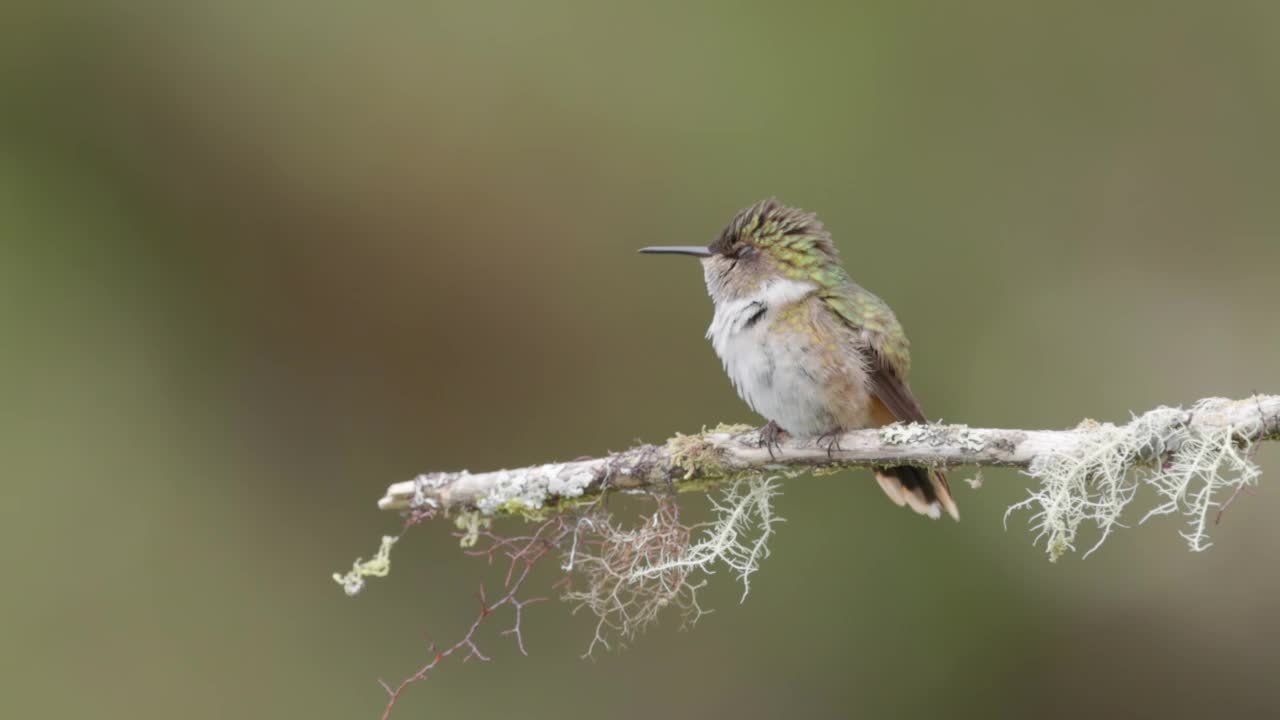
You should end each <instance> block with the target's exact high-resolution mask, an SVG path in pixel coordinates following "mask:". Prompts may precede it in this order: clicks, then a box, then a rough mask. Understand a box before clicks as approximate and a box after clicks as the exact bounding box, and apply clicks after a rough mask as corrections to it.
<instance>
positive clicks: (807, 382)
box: [707, 278, 835, 436]
mask: <svg viewBox="0 0 1280 720" xmlns="http://www.w3.org/2000/svg"><path fill="white" fill-rule="evenodd" d="M816 289H817V286H816V285H814V284H813V283H811V282H802V281H798V280H789V279H785V278H778V279H775V280H773V281H770V282H768V283H766V284H765V285H764V286H762V287H761V288H760V290H759V291H758V292H756V293H754V294H752V295H750V296H747V297H742V298H738V299H735V300H728V301H725V302H722V303H717V304H716V312H715V317H714V318H713V319H712V321H711V327H710V328H708V330H707V338H708V339H709V340H710V341H711V345H712V347H714V348H715V351H716V354H717V355H719V356H720V360H721V361H722V362H723V363H724V369H725V371H726V372H728V374H729V379H730V380H732V381H733V385H734V387H735V388H736V389H737V390H738V394H739V395H740V396H741V397H742V399H743V400H745V401H746V402H747V404H748V405H750V406H751V409H753V410H755V411H756V412H758V413H760V414H761V415H763V416H764V417H765V418H766V419H769V420H773V421H775V422H777V423H778V424H779V425H780V426H782V427H783V428H784V429H786V430H787V431H789V432H791V433H793V434H796V435H800V436H815V435H821V434H822V433H824V432H828V431H829V430H831V429H832V428H833V427H834V425H835V421H834V419H833V418H832V417H831V414H830V413H829V412H828V409H827V406H826V404H825V403H824V401H823V397H822V394H821V393H822V390H823V388H822V386H821V384H820V382H819V378H817V377H815V373H813V372H806V371H805V368H804V367H803V366H802V363H805V362H812V360H813V356H812V355H810V354H808V353H807V352H806V351H807V350H809V348H808V347H807V345H808V338H807V337H806V336H805V334H804V333H799V334H797V333H792V332H770V331H769V327H770V325H771V324H772V321H773V318H774V316H775V315H776V313H777V311H778V309H779V308H781V307H784V306H786V305H788V304H790V303H793V302H796V301H798V300H801V299H803V298H805V297H806V296H807V295H809V294H810V293H812V292H813V291H814V290H816Z"/></svg>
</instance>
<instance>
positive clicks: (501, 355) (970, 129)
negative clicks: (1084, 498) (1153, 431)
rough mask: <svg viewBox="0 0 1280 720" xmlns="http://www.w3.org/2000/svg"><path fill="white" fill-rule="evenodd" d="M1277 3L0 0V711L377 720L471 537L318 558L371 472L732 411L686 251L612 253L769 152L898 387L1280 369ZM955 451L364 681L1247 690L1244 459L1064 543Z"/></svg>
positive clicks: (1141, 402) (1136, 386) (792, 699)
mask: <svg viewBox="0 0 1280 720" xmlns="http://www.w3.org/2000/svg"><path fill="white" fill-rule="evenodd" d="M1278 39H1280V5H1278V4H1275V3H1266V2H1222V3H1190V2H1187V3H1172V2H1170V3H1097V4H1080V3H1066V2H1063V3H1035V4H1029V3H1019V2H980V3H963V4H962V3H901V2H880V3H858V4H846V3H838V2H824V3H816V4H806V5H805V6H803V7H801V6H798V5H796V6H788V5H784V4H781V3H745V2H743V3H718V4H692V3H646V4H643V5H631V6H624V5H621V4H606V3H580V4H566V3H558V2H541V3H506V4H490V3H455V4H449V5H442V4H437V3H386V4H376V5H375V4H358V3H314V2H312V3H303V2H269V3H260V2H243V1H242V0H236V1H233V2H222V3H200V4H197V3H171V2H159V1H155V2H146V1H135V2H107V3H79V2H67V1H62V2H59V1H56V0H55V1H53V2H40V3H37V2H21V1H19V2H17V3H16V4H15V3H14V2H9V3H6V4H4V6H3V7H2V8H0V328H3V332H4V342H3V344H2V345H0V457H2V458H3V460H2V461H0V462H3V466H2V467H3V472H4V479H3V485H0V493H2V495H0V497H2V498H3V502H0V512H2V520H3V522H0V528H2V529H0V532H2V533H3V537H2V540H3V548H4V550H3V552H4V555H5V565H6V571H5V582H4V594H3V600H2V601H0V603H2V604H0V611H2V614H0V618H3V622H0V646H2V647H3V648H4V652H2V653H0V664H2V665H0V678H3V679H2V680H0V687H2V688H3V690H2V691H0V714H3V715H4V716H5V717H15V718H16V717H67V718H70V717H100V718H152V717H155V718H160V717H175V716H178V717H185V718H193V719H197V720H198V719H201V718H223V717H285V718H295V717H305V718H362V717H376V716H377V715H378V714H379V713H380V712H381V709H382V705H383V692H382V690H381V689H380V688H379V687H378V685H377V683H376V679H377V678H378V677H383V678H386V679H387V680H389V681H394V680H397V679H399V678H401V677H403V676H404V675H406V674H408V673H410V672H412V671H413V670H414V669H415V668H416V667H417V666H418V665H420V664H421V663H423V662H424V661H425V659H426V651H425V648H424V646H423V644H422V641H421V637H422V635H423V633H427V632H429V633H431V634H432V635H433V636H435V637H437V638H439V639H441V640H451V639H454V638H455V637H457V636H458V634H459V633H461V632H462V631H463V630H464V628H465V627H466V625H467V624H469V623H470V621H471V619H472V615H473V612H474V601H473V600H472V599H471V597H470V596H471V593H472V592H473V591H474V589H475V587H476V586H477V585H478V584H479V583H480V582H481V581H482V580H484V579H486V578H487V579H489V580H490V581H492V580H493V579H494V576H493V575H492V574H489V573H487V572H486V569H485V568H484V566H483V564H482V563H481V562H479V561H476V560H472V559H468V558H464V557H462V556H461V554H460V553H459V551H458V548H457V546H456V543H455V542H454V541H453V540H452V539H451V538H450V537H449V536H448V530H449V528H447V527H446V526H445V524H444V523H441V524H439V525H438V526H431V527H422V528H418V529H416V530H415V531H413V532H412V533H410V534H409V535H408V536H407V537H406V539H405V540H404V541H403V542H402V543H401V544H400V545H399V546H398V547H397V551H396V555H395V571H394V572H393V573H392V576H391V577H390V578H389V579H386V580H383V581H377V582H375V583H373V584H372V585H371V587H370V588H369V590H368V591H367V592H366V593H365V594H364V595H362V596H360V597H358V598H356V599H349V598H347V597H345V596H343V594H342V593H341V592H340V591H339V589H338V588H337V587H336V586H335V585H334V584H333V582H332V580H330V578H329V575H330V573H331V572H333V571H335V570H342V569H346V568H347V567H349V565H350V562H351V560H352V559H353V558H354V557H355V556H356V555H364V556H366V557H367V556H368V555H369V554H370V553H371V552H372V551H373V550H374V548H375V547H376V545H377V539H378V537H379V536H380V535H381V534H383V533H384V532H394V531H395V530H396V529H397V528H398V526H399V521H398V519H397V518H396V517H394V516H393V515H388V514H384V513H380V512H378V511H377V510H376V509H375V506H374V501H375V500H376V499H377V498H378V497H380V495H381V493H382V491H383V489H384V488H385V486H386V485H387V484H389V483H391V482H394V481H398V480H403V479H407V478H410V477H412V476H413V475H414V474H416V473H418V472H420V471H425V470H438V469H456V468H463V467H466V468H470V469H473V470H482V469H492V468H498V467H511V466H519V465H525V464H530V463H534V462H539V461H547V460H553V459H566V458H572V457H575V456H578V455H583V454H593V453H599V452H603V451H605V450H607V449H611V448H612V449H620V448H623V447H625V446H628V445H629V444H631V443H632V442H633V441H634V440H636V439H643V440H645V441H660V440H662V439H663V438H665V437H667V436H668V435H669V434H670V433H672V432H673V431H676V430H684V431H691V430H696V429H698V428H699V427H700V426H702V425H704V424H713V423H715V422H718V421H746V422H757V421H758V419H757V418H755V417H753V416H752V415H751V413H750V412H749V411H748V409H747V408H746V407H745V405H743V404H742V403H741V402H740V401H739V400H738V399H737V398H736V396H735V395H734V393H733V391H732V389H731V388H730V385H729V382H728V380H727V379H726V378H725V377H724V375H723V372H722V370H721V369H720V366H719V362H718V361H717V359H716V358H715V355H714V354H713V352H712V350H711V348H710V347H709V345H708V344H707V343H706V341H705V340H704V339H703V337H702V335H703V332H704V330H705V327H706V325H707V324H708V322H709V320H710V315H711V308H710V303H709V302H708V300H707V299H706V297H705V292H704V289H703V287H702V280H701V275H700V271H699V268H698V267H697V266H696V263H695V262H693V261H691V260H690V261H687V262H684V263H682V262H680V261H679V260H675V259H671V258H642V257H638V256H637V255H635V252H634V251H635V249H636V248H638V247H640V246H642V245H648V244H669V243H670V244H683V243H694V242H705V241H707V240H709V239H711V238H713V237H714V236H715V234H716V233H717V232H718V231H719V229H720V227H721V226H722V225H723V224H724V223H725V222H726V221H727V220H728V219H729V218H730V217H731V216H732V214H733V213H734V212H735V211H736V210H738V209H739V208H740V207H742V206H745V205H747V204H750V203H751V202H754V201H755V200H758V199H760V198H761V197H765V196H769V195H777V196H778V197H779V198H780V199H782V200H783V201H785V202H788V203H792V204H797V205H800V206H802V207H805V208H808V209H812V210H815V211H818V212H819V213H820V215H821V217H822V218H823V219H824V220H825V221H826V223H827V224H828V226H829V227H830V228H831V229H832V230H833V232H834V233H835V236H836V239H837V243H838V245H839V246H840V247H841V249H842V250H843V253H844V257H845V260H846V264H847V266H848V267H849V269H850V271H851V272H852V274H853V275H854V277H855V278H857V279H858V280H860V281H861V282H862V283H863V284H864V285H866V286H867V287H869V288H870V289H872V290H873V291H875V292H877V293H879V294H880V295H882V296H883V297H885V298H886V299H887V300H888V301H889V302H890V303H891V304H892V305H893V306H894V308H895V309H896V310H897V312H898V315H899V317H900V318H901V319H902V321H903V322H904V324H905V325H906V327H907V329H908V332H909V333H910V335H911V338H912V340H913V348H914V354H915V368H916V369H915V373H914V375H913V378H912V380H913V385H914V386H915V389H916V394H917V395H918V396H919V397H920V398H922V401H923V402H924V405H925V407H926V409H927V410H928V411H929V412H930V414H931V415H933V416H937V417H942V418H945V419H947V420H951V421H958V422H966V423H969V424H971V425H983V426H1009V427H1016V426H1033V427H1063V426H1069V425H1073V424H1075V423H1076V422H1078V421H1079V420H1080V419H1081V418H1082V417H1086V416H1088V417H1094V418H1098V419H1105V420H1124V419H1126V418H1127V417H1128V413H1129V412H1130V411H1139V410H1144V409H1148V408H1150V407H1153V406H1155V405H1158V404H1162V403H1169V404H1172V403H1184V402H1189V401H1193V400H1195V399H1197V398H1200V397H1203V396H1209V395H1223V396H1233V397H1240V396H1244V395H1247V394H1248V393H1250V392H1252V391H1254V390H1258V391H1270V392H1276V391H1280V382H1278V381H1280V342H1277V340H1276V319H1275V309H1276V300H1277V295H1276V279H1277V274H1278V271H1280V202H1278V201H1277V199H1278V198H1280V136H1277V133H1276V128H1277V127H1280V83H1278V82H1277V80H1276V78H1277V73H1280V42H1277V40H1278ZM1260 460H1261V461H1262V463H1263V464H1264V467H1266V468H1267V469H1268V470H1270V471H1271V472H1273V473H1274V472H1277V471H1280V452H1277V449H1276V448H1272V447H1269V448H1265V449H1264V450H1263V452H1262V453H1261V455H1260ZM967 475H968V473H966V472H960V473H958V474H957V476H956V477H957V482H956V483H955V485H956V488H957V499H958V501H959V504H960V507H961V509H962V512H963V513H964V518H965V520H964V522H963V523H961V524H959V525H954V524H951V523H930V522H927V521H924V520H921V519H920V518H918V517H915V516H914V515H912V514H911V513H908V512H905V511H901V510H898V509H896V508H894V507H893V506H891V505H890V504H889V503H888V502H887V501H886V500H885V499H884V497H882V496H881V494H880V492H879V490H878V489H876V487H875V485H874V483H871V482H870V479H869V477H868V476H867V475H866V474H865V473H846V474H842V475H838V476H835V477H826V478H820V479H812V478H808V479H800V480H795V481H791V482H788V483H787V485H786V494H785V496H784V497H783V498H782V499H781V500H780V502H779V505H778V510H779V511H780V512H781V513H782V514H783V515H785V516H786V517H787V518H788V519H789V522H788V523H787V524H786V525H785V526H783V527H782V528H781V533H780V535H779V537H778V539H777V542H776V543H775V544H774V546H773V547H774V554H773V556H772V557H771V558H769V560H768V561H767V563H766V565H765V567H764V568H763V570H762V571H761V572H760V574H759V575H757V576H756V577H755V579H754V580H753V583H752V594H751V596H750V598H749V599H748V600H747V602H746V603H745V604H743V605H739V604H738V603H737V596H738V590H737V588H735V586H734V584H733V583H732V581H731V578H730V577H729V576H728V575H721V576H718V577H717V578H715V579H716V581H717V582H716V583H714V584H713V588H712V590H711V591H710V595H709V596H708V601H709V603H710V605H711V606H713V607H714V608H715V609H716V612H715V613H714V614H712V615H710V616H708V617H706V618H704V619H703V621H702V622H701V623H700V624H699V625H698V627H697V628H696V629H694V630H693V631H692V632H684V633H682V632H677V631H676V628H675V625H676V623H673V622H672V623H667V624H666V625H664V626H663V627H661V628H659V629H658V630H656V631H654V632H651V633H650V634H648V635H647V636H645V637H643V638H642V639H641V640H640V641H639V642H638V643H637V644H636V645H635V646H633V647H632V648H631V649H629V650H628V651H626V652H624V653H621V654H610V655H605V656H603V657H600V658H598V659H597V660H596V661H594V662H592V661H584V660H581V659H579V654H580V653H581V652H582V651H583V650H584V649H585V648H586V644H587V640H588V638H589V636H590V632H591V625H592V623H591V622H590V619H589V618H586V617H572V616H570V615H569V614H568V608H567V607H566V606H564V605H562V604H546V605H539V606H534V607H531V608H530V610H529V616H528V618H527V620H526V641H527V642H528V644H529V646H530V650H531V655H530V657H528V658H525V657H520V656H519V655H518V654H517V653H516V652H515V650H514V648H513V647H512V644H511V642H510V641H509V639H507V638H500V637H497V636H496V630H497V629H499V628H498V627H497V626H495V628H493V629H491V631H490V632H489V633H488V634H486V635H485V636H484V638H483V639H484V646H485V648H486V650H488V651H489V652H491V653H492V654H493V655H494V658H495V660H494V662H492V663H490V664H487V665H478V664H474V663H468V664H466V665H461V664H449V665H447V666H445V667H443V668H442V669H441V670H440V671H439V672H438V673H437V674H436V675H434V676H433V677H432V678H431V679H430V680H429V681H428V682H426V683H425V684H423V685H420V686H417V687H415V688H414V689H413V690H412V691H411V692H410V693H409V694H408V695H406V697H405V700H404V702H403V704H402V705H401V706H400V708H399V709H398V714H397V715H396V717H400V718H411V717H446V716H448V717H459V716H466V717H485V718H489V717H493V718H502V717H559V718H563V717H583V718H588V717H616V718H651V717H759V718H766V717H777V716H780V715H784V714H785V715H789V716H803V717H845V716H861V717H903V718H911V717H939V716H957V717H998V716H1015V717H1025V716H1028V715H1030V716H1037V717H1061V718H1077V717H1095V716H1099V717H1100V716H1111V715H1133V714H1141V715H1146V716H1156V715H1160V716H1163V717H1169V718H1173V717H1194V716H1202V715H1205V714H1210V715H1212V716H1222V717H1231V716H1259V715H1263V714H1266V713H1268V712H1274V711H1275V710H1276V709H1277V707H1278V706H1280V687H1277V686H1276V684H1275V683H1274V681H1273V676H1274V672H1275V669H1276V667H1277V663H1278V662H1280V642H1278V641H1280V624H1278V623H1280V621H1277V603H1278V600H1277V598H1278V597H1280V577H1278V576H1277V573H1276V571H1275V567H1276V564H1275V550H1276V548H1277V547H1280V529H1278V526H1277V524H1276V523H1275V522H1274V520H1273V518H1274V516H1275V512H1276V511H1277V510H1280V500H1278V499H1277V493H1276V490H1275V488H1274V487H1273V486H1272V485H1271V484H1270V483H1269V482H1267V481H1265V480H1264V484H1263V485H1262V487H1261V488H1260V490H1259V491H1258V492H1257V493H1256V494H1255V495H1253V496H1251V497H1246V498H1243V499H1242V500H1241V501H1240V502H1238V503H1237V504H1236V505H1235V506H1233V507H1232V509H1231V510H1230V512H1229V513H1228V514H1227V516H1226V518H1225V520H1224V523H1223V524H1222V525H1221V526H1220V527H1218V528H1216V529H1215V532H1214V539H1215V541H1216V546H1215V547H1214V548H1213V549H1212V550H1211V551H1210V552H1208V553H1205V554H1200V555H1192V554H1189V553H1188V552H1187V550H1186V547H1185V545H1184V543H1183V542H1182V541H1181V540H1180V539H1179V538H1178V536H1177V534H1176V533H1177V530H1178V529H1179V527H1180V526H1179V521H1177V520H1166V521H1164V522H1155V523H1153V527H1151V528H1143V529H1140V530H1135V531H1131V532H1127V533H1124V534H1121V535H1118V536H1115V537H1114V538H1113V539H1112V540H1110V541H1109V543H1108V544H1107V545H1106V546H1105V547H1104V548H1103V549H1102V550H1101V551H1099V552H1098V553H1097V554H1096V555H1094V556H1093V557H1091V558H1090V559H1089V560H1087V561H1083V562H1082V561H1081V560H1080V559H1079V557H1078V556H1070V557H1068V558H1067V559H1065V560H1064V561H1063V562H1061V563H1059V564H1057V565H1050V564H1048V563H1047V562H1046V561H1045V559H1044V555H1043V552H1042V549H1040V548H1033V547H1032V546H1031V545H1030V536H1029V535H1028V534H1027V532H1026V531H1025V516H1019V517H1016V518H1014V519H1013V520H1012V521H1011V523H1010V529H1009V530H1008V531H1005V530H1003V529H1002V527H1001V515H1002V513H1003V512H1004V508H1005V507H1006V505H1007V504H1009V503H1010V502H1011V501H1014V500H1016V499H1018V498H1020V497H1022V495H1023V493H1024V489H1023V488H1024V487H1025V482H1024V479H1023V478H1021V477H1020V476H1018V475H1017V474H1016V473H1013V472H1004V471H998V472H988V473H987V475H986V486H985V487H984V488H983V489H982V490H980V491H976V492H975V491H973V490H970V489H969V488H968V486H966V485H965V484H964V483H961V482H958V480H959V478H960V477H964V476H967ZM701 502H703V501H702V500H701V499H700V498H697V497H690V498H687V499H686V503H688V504H690V505H692V506H697V505H698V504H699V503H701ZM624 509H625V508H624ZM636 509H637V510H638V509H642V508H639V507H637V508H636ZM1135 519H1136V518H1135ZM553 579H554V574H544V575H543V576H540V577H539V579H538V582H539V583H541V584H542V586H545V584H547V583H549V582H550V581H551V580H553Z"/></svg>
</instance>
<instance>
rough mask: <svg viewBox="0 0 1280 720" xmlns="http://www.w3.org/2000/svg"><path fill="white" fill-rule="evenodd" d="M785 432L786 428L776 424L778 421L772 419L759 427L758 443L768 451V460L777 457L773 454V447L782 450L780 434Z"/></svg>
mask: <svg viewBox="0 0 1280 720" xmlns="http://www.w3.org/2000/svg"><path fill="white" fill-rule="evenodd" d="M786 432H787V431H786V430H783V429H782V428H781V427H779V426H778V423H776V422H774V421H772V420H770V421H769V424H767V425H765V426H764V427H762V428H760V444H761V445H762V446H764V449H765V450H768V451H769V459H770V460H776V459H777V456H776V455H774V454H773V449H774V448H777V449H778V450H782V436H783V435H785V434H786Z"/></svg>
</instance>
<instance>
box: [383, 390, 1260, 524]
mask: <svg viewBox="0 0 1280 720" xmlns="http://www.w3.org/2000/svg"><path fill="white" fill-rule="evenodd" d="M1224 429H1229V430H1230V432H1229V434H1228V438H1229V440H1230V441H1231V443H1232V444H1234V445H1236V446H1247V445H1252V443H1254V442H1257V441H1260V440H1274V439H1278V438H1280V396H1276V395H1256V396H1254V397H1251V398H1247V399H1244V400H1236V401H1232V400H1222V399H1208V400H1202V401H1200V402H1198V403H1196V404H1195V405H1194V406H1193V407H1192V408H1191V409H1190V410H1182V409H1178V408H1157V409H1156V410H1152V411H1150V412H1148V413H1144V414H1143V415H1140V416H1136V417H1135V418H1134V419H1133V421H1131V422H1130V423H1129V424H1127V425H1125V426H1121V427H1120V428H1117V427H1116V426H1114V425H1111V424H1109V423H1098V422H1095V421H1092V420H1086V421H1084V422H1082V423H1081V424H1080V425H1079V426H1077V427H1076V428H1074V429H1071V430H1002V429H978V428H970V427H967V426H965V425H890V426H888V427H884V428H879V429H874V430H858V431H854V432H848V433H845V434H844V435H843V436H841V438H840V440H839V442H838V443H837V444H836V446H835V447H834V449H833V450H832V451H830V452H829V451H828V450H827V449H826V448H825V447H818V446H817V445H816V444H815V443H813V442H812V441H807V440H806V441H798V440H795V439H789V440H788V441H786V442H784V443H783V444H782V446H781V448H780V449H775V451H774V453H773V454H772V455H771V454H770V453H769V451H768V450H767V449H766V448H764V447H762V446H761V445H760V442H759V438H758V434H759V433H758V430H756V429H753V428H750V427H748V426H745V425H736V426H720V427H718V428H715V429H712V430H707V431H704V432H701V433H698V434H695V435H679V434H677V435H676V436H675V437H673V438H671V439H670V440H668V441H667V442H666V443H665V444H664V445H660V446H659V445H641V446H638V447H634V448H631V449H629V450H625V451H622V452H615V453H611V454H609V455H608V456H606V457H601V458H592V459H586V460H575V461H571V462H565V463H553V464H548V465H537V466H532V467H526V468H520V469H515V470H498V471H494V472H485V473H476V474H472V473H469V472H467V471H461V472H445V473H430V474H426V475H420V476H419V477H417V478H416V479H414V480H411V481H408V482H400V483H396V484H394V485H392V486H390V487H389V488H387V492H386V496H385V497H383V498H382V499H381V500H379V501H378V507H379V508H381V509H383V510H407V509H414V508H430V509H438V510H461V511H479V512H481V513H483V514H486V515H494V514H526V515H528V514H541V513H545V512H547V511H555V510H560V509H566V508H568V507H572V506H574V505H578V504H581V503H584V502H589V501H591V500H592V499H594V498H595V497H597V496H598V495H599V494H600V493H601V491H602V490H603V489H605V488H608V489H609V490H624V491H625V490H643V489H646V488H657V487H661V488H674V489H676V490H680V491H685V490H703V489H706V488H707V487H709V486H711V485H715V484H718V483H721V482H724V481H727V480H732V479H735V478H740V477H748V476H761V475H770V474H781V475H792V474H799V473H800V472H802V471H804V470H813V471H828V470H835V469H840V468H846V467H870V466H873V465H904V464H906V465H925V466H933V467H955V466H964V465H974V466H979V467H982V466H1003V467H1020V468H1024V469H1033V466H1036V465H1037V464H1038V463H1040V462H1043V461H1045V460H1046V459H1050V458H1056V459H1062V458H1066V459H1071V458H1077V457H1078V456H1080V455H1081V453H1083V452H1084V451H1085V450H1086V449H1089V448H1093V447H1094V446H1096V445H1098V444H1099V441H1100V439H1102V438H1104V437H1108V438H1111V440H1109V442H1113V443H1114V442H1115V435H1116V433H1118V432H1121V431H1127V432H1129V433H1130V435H1129V436H1126V440H1127V441H1128V442H1129V445H1131V446H1132V447H1128V446H1126V447H1125V448H1120V449H1121V450H1124V451H1125V452H1123V453H1122V457H1121V462H1122V463H1123V464H1125V467H1123V468H1121V470H1120V472H1121V474H1123V472H1124V471H1126V470H1128V469H1130V468H1131V467H1133V466H1135V465H1142V464H1151V463H1155V464H1159V463H1160V462H1164V461H1167V460H1168V459H1169V458H1172V457H1174V456H1175V455H1176V454H1177V453H1178V451H1179V450H1180V449H1181V448H1182V446H1183V445H1184V444H1186V443H1188V442H1190V441H1191V440H1193V439H1196V438H1201V437H1205V436H1206V435H1208V434H1212V433H1219V432H1222V431H1223V430H1224ZM1139 430H1141V431H1142V433H1141V435H1135V434H1134V433H1137V432H1138V431H1139ZM1107 447H1110V446H1107ZM1034 474H1035V473H1033V475H1034Z"/></svg>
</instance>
